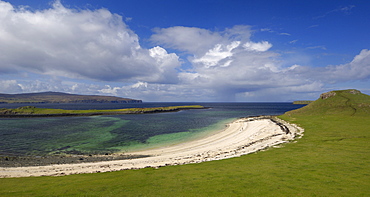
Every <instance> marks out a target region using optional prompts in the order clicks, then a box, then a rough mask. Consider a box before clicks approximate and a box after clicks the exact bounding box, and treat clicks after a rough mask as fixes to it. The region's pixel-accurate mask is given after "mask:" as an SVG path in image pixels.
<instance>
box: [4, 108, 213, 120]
mask: <svg viewBox="0 0 370 197" xmlns="http://www.w3.org/2000/svg"><path fill="white" fill-rule="evenodd" d="M188 109H206V107H203V106H201V105H188V106H170V107H151V108H125V109H109V110H95V109H93V110H64V109H48V108H37V107H34V106H25V107H18V108H16V109H7V108H0V117H1V118H32V117H54V116H98V115H122V114H145V113H162V112H176V111H180V110H188Z"/></svg>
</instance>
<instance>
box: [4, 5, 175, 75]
mask: <svg viewBox="0 0 370 197" xmlns="http://www.w3.org/2000/svg"><path fill="white" fill-rule="evenodd" d="M0 10H1V12H0V13H1V14H0V29H1V30H0V54H1V55H0V61H1V62H2V64H1V65H0V70H1V71H6V72H18V71H21V70H22V71H24V70H26V71H29V72H34V73H39V74H47V75H51V76H55V75H56V76H66V77H72V78H89V79H97V80H103V81H114V80H121V81H136V80H138V79H140V80H147V81H151V82H159V81H160V82H164V81H165V80H166V77H163V76H161V75H162V74H165V75H166V74H167V73H173V72H175V70H174V69H175V67H177V66H179V65H180V63H179V62H178V61H177V59H176V57H175V56H176V55H174V54H169V55H167V56H165V57H164V58H169V59H168V60H166V59H162V60H161V62H158V61H157V59H155V58H153V57H151V56H150V55H149V53H150V51H149V50H147V49H143V48H141V46H140V44H139V38H138V36H137V35H136V34H135V33H134V32H133V31H132V30H130V29H129V28H128V27H127V26H126V24H125V23H124V22H123V21H122V17H121V16H119V15H117V14H112V13H111V12H109V11H108V10H107V9H98V10H84V9H81V10H74V9H69V8H66V7H64V6H63V5H62V4H61V3H60V1H55V2H54V3H53V4H52V7H51V8H50V9H45V10H36V11H31V10H28V9H24V8H23V9H17V8H14V7H13V6H12V5H11V4H9V3H6V2H3V1H0ZM176 61H177V62H176ZM168 64H171V66H169V65H168ZM157 80H158V81H157ZM170 80H172V81H173V79H170Z"/></svg>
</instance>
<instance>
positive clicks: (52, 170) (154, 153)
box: [0, 116, 303, 178]
mask: <svg viewBox="0 0 370 197" xmlns="http://www.w3.org/2000/svg"><path fill="white" fill-rule="evenodd" d="M302 135H303V129H302V128H299V127H297V126H296V125H293V124H289V123H287V122H285V121H283V120H280V119H278V118H277V117H273V116H260V117H249V118H241V119H238V120H236V121H234V122H232V123H230V124H228V125H227V127H226V128H225V129H224V130H222V131H219V132H216V133H212V134H211V135H209V136H205V137H204V138H201V139H195V140H193V141H189V142H184V143H180V144H176V145H171V146H167V147H161V148H156V149H150V150H143V151H136V152H129V153H128V154H130V155H150V156H149V157H143V158H137V159H128V160H114V161H100V162H95V163H78V164H59V165H48V166H30V167H1V168H0V178H5V177H30V176H62V175H70V174H81V173H97V172H110V171H119V170H127V169H140V168H147V167H153V168H158V167H162V166H169V165H182V164H189V163H200V162H205V161H212V160H220V159H227V158H232V157H239V156H241V155H245V154H249V153H253V152H257V151H260V150H263V149H266V148H269V147H275V146H276V145H279V144H282V143H286V142H289V141H291V140H294V139H295V138H297V137H301V136H302Z"/></svg>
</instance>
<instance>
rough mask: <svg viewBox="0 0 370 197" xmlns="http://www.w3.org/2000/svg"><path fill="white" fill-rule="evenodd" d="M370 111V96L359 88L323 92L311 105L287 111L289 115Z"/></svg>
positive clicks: (354, 113)
mask: <svg viewBox="0 0 370 197" xmlns="http://www.w3.org/2000/svg"><path fill="white" fill-rule="evenodd" d="M369 113H370V96H369V95H366V94H362V93H361V92H360V91H358V90H339V91H331V92H327V93H323V94H321V95H320V98H319V99H317V100H316V101H314V102H312V103H310V104H309V105H307V106H305V107H303V108H300V109H297V110H293V111H290V112H287V113H286V115H288V116H302V115H309V116H316V115H320V116H323V115H334V116H335V115H337V116H361V115H369Z"/></svg>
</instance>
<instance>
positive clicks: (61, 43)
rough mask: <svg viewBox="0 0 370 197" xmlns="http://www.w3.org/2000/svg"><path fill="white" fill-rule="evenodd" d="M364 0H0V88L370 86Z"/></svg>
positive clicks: (215, 95) (238, 98)
mask: <svg viewBox="0 0 370 197" xmlns="http://www.w3.org/2000/svg"><path fill="white" fill-rule="evenodd" d="M369 10H370V1H367V0H325V1H322V0H307V1H304V0H301V1H296V0H294V1H293V0H292V1H290V0H286V1H279V0H248V1H245V0H176V1H174V0H135V1H134V0H108V1H101V0H79V1H73V0H56V1H52V0H32V1H24V0H8V1H2V0H0V93H9V94H16V93H29V92H46V91H56V92H67V93H73V94H87V95H110V96H119V97H125V98H133V99H141V100H143V101H144V102H290V101H294V100H315V99H317V98H318V97H319V95H320V94H321V93H323V92H327V91H332V90H341V89H358V90H360V91H361V92H363V93H365V94H370V12H369Z"/></svg>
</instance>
